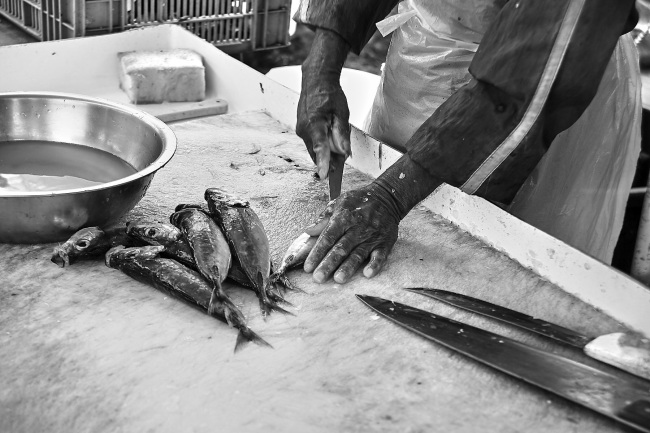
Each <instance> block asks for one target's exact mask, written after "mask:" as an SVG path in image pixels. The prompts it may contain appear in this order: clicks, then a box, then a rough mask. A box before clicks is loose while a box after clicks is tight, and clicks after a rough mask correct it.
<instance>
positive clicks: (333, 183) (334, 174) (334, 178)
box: [328, 152, 345, 200]
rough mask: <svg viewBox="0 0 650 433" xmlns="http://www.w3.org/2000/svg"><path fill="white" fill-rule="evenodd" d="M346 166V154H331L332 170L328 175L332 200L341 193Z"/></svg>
mask: <svg viewBox="0 0 650 433" xmlns="http://www.w3.org/2000/svg"><path fill="white" fill-rule="evenodd" d="M344 166H345V155H341V154H339V153H334V152H332V153H331V155H330V171H329V175H328V181H329V187H330V200H334V199H335V198H338V197H339V195H341V184H342V183H343V167H344Z"/></svg>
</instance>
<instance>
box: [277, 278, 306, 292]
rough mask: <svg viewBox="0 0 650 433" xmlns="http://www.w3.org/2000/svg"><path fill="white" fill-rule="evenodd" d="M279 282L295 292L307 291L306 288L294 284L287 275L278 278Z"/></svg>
mask: <svg viewBox="0 0 650 433" xmlns="http://www.w3.org/2000/svg"><path fill="white" fill-rule="evenodd" d="M278 283H279V284H281V285H282V287H284V288H285V289H286V290H291V291H294V292H300V293H307V292H305V291H304V290H302V289H301V288H300V287H298V286H296V285H294V284H293V283H292V282H291V280H290V279H289V277H287V276H286V275H281V276H280V278H279V279H278Z"/></svg>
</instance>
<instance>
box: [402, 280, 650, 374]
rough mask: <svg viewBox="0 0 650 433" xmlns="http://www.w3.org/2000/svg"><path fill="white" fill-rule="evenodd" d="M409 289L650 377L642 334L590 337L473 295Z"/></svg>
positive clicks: (648, 348)
mask: <svg viewBox="0 0 650 433" xmlns="http://www.w3.org/2000/svg"><path fill="white" fill-rule="evenodd" d="M406 290H408V291H409V292H413V293H419V294H421V295H425V296H428V297H430V298H433V299H436V300H438V301H442V302H445V303H447V304H450V305H453V306H455V307H459V308H463V309H465V310H468V311H472V312H474V313H478V314H482V315H484V316H488V317H491V318H493V319H497V320H501V321H502V322H506V323H509V324H511V325H515V326H518V327H520V328H523V329H526V330H528V331H532V332H535V333H537V334H541V335H544V336H546V337H549V338H553V339H554V340H557V341H561V342H562V343H566V344H570V345H571V346H574V347H577V348H579V349H582V350H583V351H584V353H585V354H586V355H587V356H590V357H592V358H594V359H597V360H599V361H601V362H605V363H607V364H610V365H613V366H614V367H618V368H620V369H621V370H625V371H627V372H628V373H632V374H635V375H637V376H641V377H643V378H645V379H650V340H648V339H645V338H643V337H641V336H637V335H631V334H624V333H622V332H616V333H612V334H606V335H601V336H599V337H596V338H589V337H587V336H585V335H582V334H579V333H577V332H574V331H572V330H570V329H567V328H564V327H562V326H559V325H555V324H553V323H550V322H547V321H545V320H542V319H538V318H535V317H532V316H528V315H526V314H523V313H520V312H518V311H514V310H510V309H509V308H505V307H501V306H499V305H495V304H490V303H489V302H485V301H482V300H480V299H476V298H472V297H471V296H467V295H461V294H458V293H453V292H448V291H446V290H438V289H425V288H407V289H406Z"/></svg>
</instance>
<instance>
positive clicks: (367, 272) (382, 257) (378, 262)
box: [363, 247, 389, 278]
mask: <svg viewBox="0 0 650 433" xmlns="http://www.w3.org/2000/svg"><path fill="white" fill-rule="evenodd" d="M388 253H389V251H388V249H387V248H383V247H381V248H377V249H376V250H374V251H373V252H372V253H371V254H370V261H369V262H368V264H367V265H366V267H365V268H364V269H363V275H364V276H365V277H366V278H372V277H374V276H375V275H377V274H378V273H379V272H381V268H383V267H384V264H385V263H386V258H387V257H388Z"/></svg>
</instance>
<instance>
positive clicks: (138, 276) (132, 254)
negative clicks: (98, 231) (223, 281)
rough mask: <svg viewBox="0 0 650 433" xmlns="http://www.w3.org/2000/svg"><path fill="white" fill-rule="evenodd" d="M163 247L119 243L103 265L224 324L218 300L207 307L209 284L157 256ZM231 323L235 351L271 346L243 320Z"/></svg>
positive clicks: (177, 263) (210, 287) (178, 265)
mask: <svg viewBox="0 0 650 433" xmlns="http://www.w3.org/2000/svg"><path fill="white" fill-rule="evenodd" d="M164 248H165V247H163V246H160V245H147V246H143V247H131V248H125V247H123V246H121V245H119V246H116V247H113V248H111V249H110V250H108V252H106V255H105V262H106V266H108V267H110V268H114V269H119V270H120V271H122V272H124V273H125V274H126V275H128V276H130V277H131V278H133V279H135V280H137V281H140V282H141V283H144V284H148V285H150V286H153V287H155V288H156V289H158V290H160V291H162V292H164V293H167V294H169V295H171V296H174V297H176V298H179V299H181V300H183V301H185V302H186V303H188V304H190V305H192V306H194V307H196V308H198V309H200V310H201V311H206V312H207V313H208V314H209V315H210V316H212V317H215V318H217V319H218V320H220V321H222V322H224V323H228V320H227V318H226V312H225V308H224V306H223V305H222V304H221V303H220V302H218V301H217V303H216V304H215V306H214V308H213V309H212V311H210V310H209V308H208V307H209V304H210V299H211V297H212V286H211V284H210V283H208V281H206V280H205V278H204V277H203V276H201V274H199V273H198V272H197V271H194V270H192V269H190V268H188V267H187V266H184V265H182V264H181V263H179V262H177V261H176V260H174V259H168V258H163V257H160V256H159V254H160V253H161V252H162V251H164ZM231 319H232V318H231ZM231 326H233V327H234V328H236V329H237V330H238V331H239V333H238V334H237V341H236V343H235V352H237V351H238V350H240V349H241V348H242V347H243V345H244V343H246V342H253V343H255V344H258V345H260V346H268V347H273V346H271V345H270V344H269V343H268V342H266V341H265V340H264V339H263V338H262V337H260V336H259V335H257V334H256V333H255V332H254V331H253V330H252V329H250V328H249V327H248V325H246V323H245V322H235V323H233V324H232V325H231Z"/></svg>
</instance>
